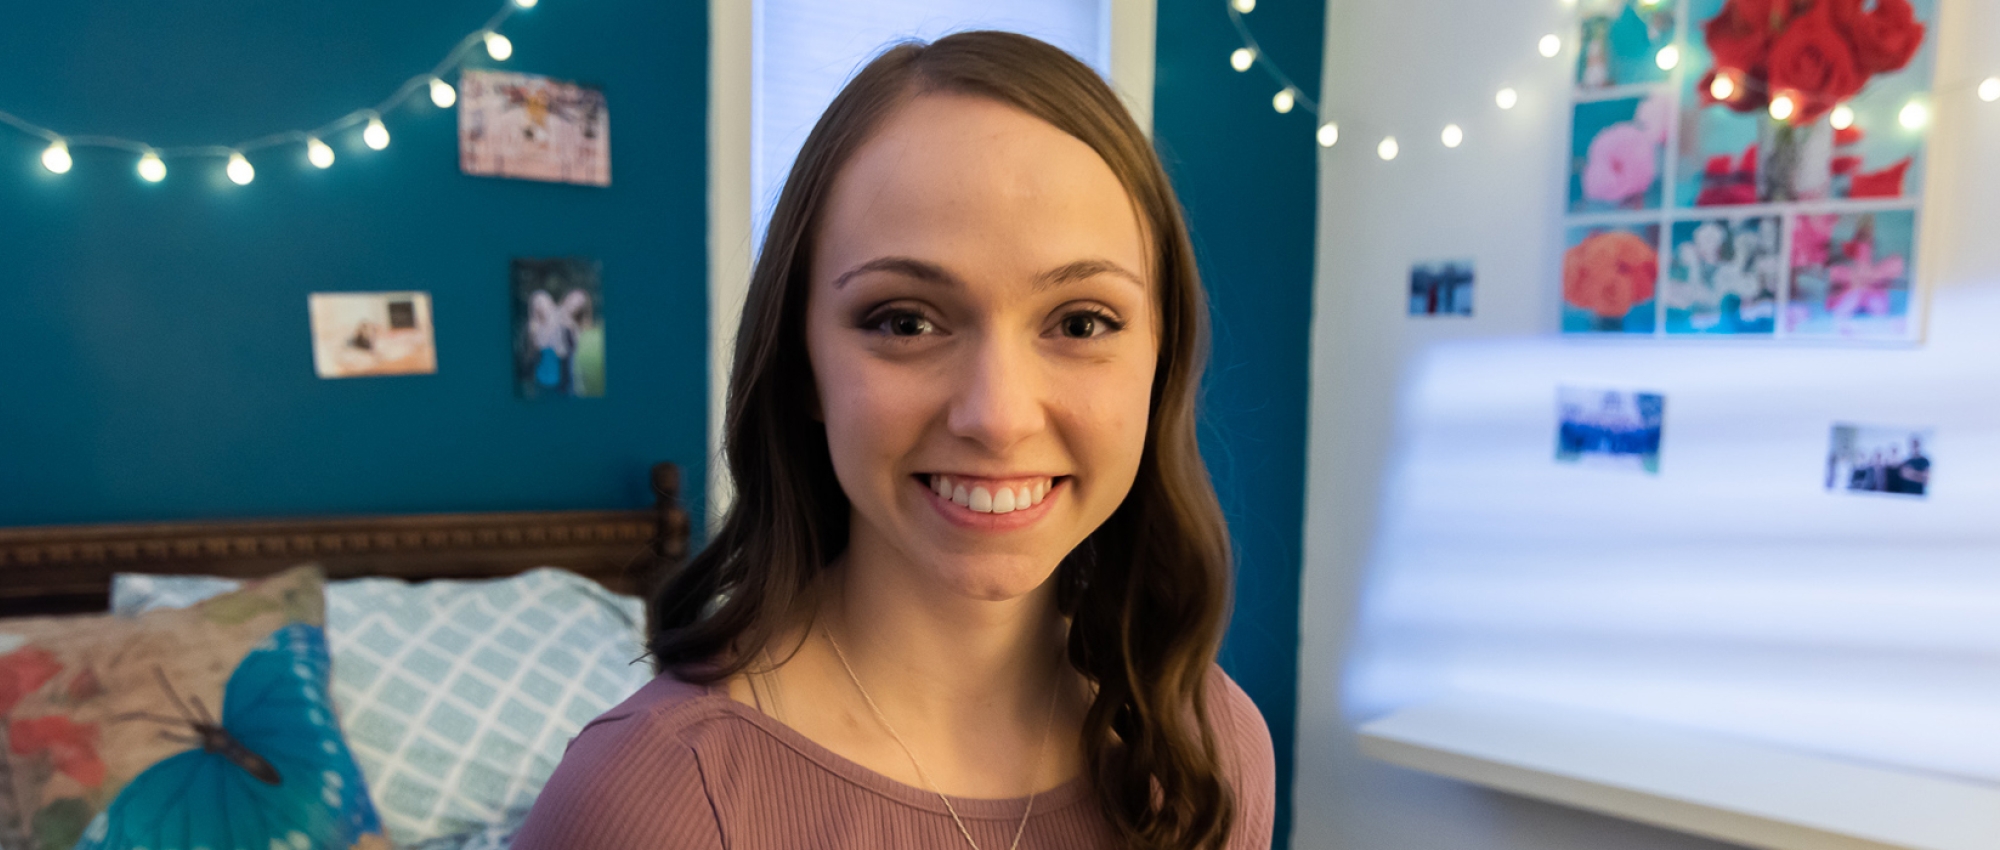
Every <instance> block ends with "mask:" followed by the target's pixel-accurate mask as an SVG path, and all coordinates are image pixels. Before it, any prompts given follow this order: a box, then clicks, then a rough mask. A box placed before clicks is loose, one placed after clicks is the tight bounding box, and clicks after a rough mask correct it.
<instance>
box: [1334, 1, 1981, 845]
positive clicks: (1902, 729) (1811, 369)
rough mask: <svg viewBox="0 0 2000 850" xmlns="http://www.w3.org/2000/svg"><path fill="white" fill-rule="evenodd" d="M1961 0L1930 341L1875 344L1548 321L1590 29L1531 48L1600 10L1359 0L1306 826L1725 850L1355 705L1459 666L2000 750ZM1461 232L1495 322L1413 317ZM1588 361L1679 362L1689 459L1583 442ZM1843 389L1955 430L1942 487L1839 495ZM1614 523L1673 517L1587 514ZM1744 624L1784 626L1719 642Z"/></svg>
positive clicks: (1697, 719)
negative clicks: (1504, 103) (1363, 749)
mask: <svg viewBox="0 0 2000 850" xmlns="http://www.w3.org/2000/svg"><path fill="white" fill-rule="evenodd" d="M1942 14H1943V23H1942V27H1941V37H1942V41H1941V43H1940V55H1939V67H1938V74H1937V80H1938V88H1939V89H1940V93H1939V98H1938V106H1937V124H1936V129H1935V133H1934V135H1933V139H1932V147H1931V156H1932V158H1933V159H1932V161H1933V163H1935V168H1934V169H1933V171H1932V177H1931V180H1930V183H1929V185H1928V186H1927V187H1926V192H1927V196H1928V200H1927V205H1926V225H1925V226H1926V230H1925V233H1924V237H1923V238H1924V240H1925V245H1924V251H1925V253H1924V256H1923V259H1922V264H1921V267H1922V272H1923V273H1924V274H1926V275H1927V276H1929V277H1931V278H1933V279H1934V280H1935V282H1936V290H1935V291H1936V292H1937V301H1936V304H1935V305H1934V307H1935V310H1936V312H1935V313H1934V323H1933V325H1932V332H1931V340H1930V342H1929V343H1928V344H1927V345H1926V346H1925V347H1924V348H1922V349H1919V350H1913V351H1851V350H1836V349H1806V348H1785V349H1773V348H1770V347H1768V346H1750V345H1733V346H1732V345H1721V346H1717V345H1709V346H1698V347H1689V346H1684V345H1675V346H1669V345H1662V344H1659V343H1653V342H1637V343H1625V344H1617V345H1606V344H1603V343H1597V344H1591V343H1589V342H1586V341H1576V340H1562V339H1557V338H1552V337H1550V336H1548V334H1549V333H1550V332H1551V331H1553V329H1554V326H1555V315H1556V308H1557V303H1556V293H1555V285H1554V281H1555V278H1556V269H1557V262H1558V258H1559V250H1560V244H1559V241H1558V240H1559V238H1560V236H1559V228H1560V220H1559V210H1560V209H1561V200H1560V198H1559V197H1558V192H1559V191H1560V189H1561V187H1562V185H1563V180H1562V176H1561V173H1562V172H1561V169H1562V166H1563V162H1562V146H1563V145H1564V142H1565V140H1564V138H1563V135H1562V134H1563V133H1564V130H1565V128H1566V123H1567V115H1566V112H1567V108H1568V104H1567V87H1566V83H1567V78H1568V72H1569V70H1570V68H1571V67H1572V64H1571V63H1572V62H1573V61H1574V56H1573V55H1571V54H1568V53H1565V55H1564V56H1562V57H1561V58H1559V59H1558V60H1544V59H1542V58H1541V57H1539V56H1538V55H1536V53H1535V52H1534V45H1535V42H1536V40H1537V39H1538V38H1540V37H1541V35H1543V34H1544V33H1548V32H1560V33H1564V34H1566V35H1567V34H1569V33H1570V32H1571V30H1572V28H1573V24H1572V20H1571V15H1572V12H1571V10H1570V9H1569V8H1567V7H1565V6H1563V5H1561V4H1560V3H1559V2H1557V1H1556V0H1481V2H1466V1H1465V0H1330V2H1329V7H1328V12H1327V51H1326V63H1325V79H1324V91H1325V93H1326V95H1325V97H1324V100H1325V101H1326V104H1327V112H1328V115H1329V117H1333V118H1335V119H1337V120H1339V121H1340V124H1341V131H1342V138H1341V142H1340V144H1339V145H1337V146H1336V147H1335V148H1333V149H1331V150H1329V151H1325V152H1324V153H1323V156H1322V160H1321V165H1322V168H1321V177H1320V179H1321V183H1320V186H1321V206H1320V233H1319V246H1318V250H1319V272H1318V283H1317V287H1318V288H1317V291H1316V301H1315V319H1314V322H1315V327H1314V333H1315V342H1314V355H1313V356H1314V361H1313V369H1314V377H1313V408H1312V410H1313V425H1312V436H1311V441H1312V446H1311V470H1310V477H1309V494H1308V504H1307V528H1306V532H1305V533H1306V541H1305V547H1306V549H1305V551H1306V574H1305V579H1304V592H1303V595H1304V598H1303V603H1302V604H1303V606H1304V608H1303V613H1304V617H1303V640H1304V643H1303V646H1302V647H1301V653H1300V668H1301V669H1300V694H1301V695H1300V702H1301V704H1300V719H1299V748H1300V749H1299V775H1298V782H1297V786H1296V787H1297V791H1296V793H1297V797H1296V800H1297V808H1296V811H1297V812H1298V823H1297V830H1296V832H1295V838H1294V846H1295V847H1300V848H1316V847H1340V848H1365V850H1386V848H1403V847H1408V848H1425V850H1451V849H1452V848H1481V850H1486V848H1494V850H1514V848H1520V850H1530V848H1532V850H1571V848H1574V849H1575V850H1585V848H1590V850H1599V848H1610V847H1616V848H1620V850H1654V848H1659V850H1692V848H1714V847H1717V846H1718V845H1715V844H1714V843H1712V842H1708V841H1704V840H1701V839H1696V838H1692V837H1687V836H1682V835H1678V834H1674V833H1668V832H1664V831H1660V830H1655V829H1651V828H1648V827H1641V826H1638V825H1633V824H1626V823H1623V822H1618V821H1614V820H1612V819H1609V818H1603V817H1598V816H1595V815H1589V814H1585V813H1580V812H1574V811H1570V810H1566V809H1561V808H1558V807H1554V806H1549V805H1545V804H1541V803H1537V802H1532V801H1527V800H1522V799H1517V798H1512V797H1507V796H1504V795H1499V794H1493V793H1489V792H1485V791H1481V790H1478V789H1474V788H1471V787H1469V786H1464V785H1460V784H1457V783H1452V782H1448V781H1446V780H1441V779H1434V778H1431V777H1428V776H1425V775H1422V774H1418V773H1414V772H1411V771H1406V770H1403V769H1400V768H1393V767H1389V766H1385V765H1381V764H1377V763H1374V762H1370V761H1368V760H1366V759H1363V758H1362V757H1361V756H1360V755H1359V753H1358V752H1357V751H1356V748H1355V744H1354V739H1353V732H1352V729H1353V726H1354V725H1355V724H1356V723H1358V722H1360V721H1362V720H1366V719H1369V718H1370V717H1373V716H1376V715H1378V714H1379V713H1380V712H1382V711H1385V710H1388V709H1390V708H1393V707H1395V706H1396V705H1398V704H1402V703H1403V702H1405V701H1408V700H1414V699H1421V698H1422V697H1423V696H1424V695H1426V694H1429V693H1436V692H1438V691H1439V690H1441V689H1445V688H1480V689H1485V690H1497V691H1511V692H1513V693H1515V694H1516V695H1526V696H1531V697H1534V698H1538V699H1544V700H1551V701H1563V702H1570V703H1574V704H1584V705H1594V706H1596V707H1599V708H1604V709H1606V710H1616V711H1621V712H1624V713H1647V712H1651V713H1653V714H1654V715H1655V716H1661V717H1663V718H1664V719H1668V720H1670V721H1673V722H1680V723H1686V724H1690V725H1706V726H1708V727H1710V728H1721V729H1726V730H1729V731H1732V732H1737V733H1740V734H1751V735H1761V736H1764V737H1768V738H1773V739H1779V740H1789V741H1790V742H1791V743H1794V744H1797V745H1800V746H1806V747H1810V748H1815V749H1820V750H1823V751H1838V752H1843V753H1844V754H1846V755H1850V756H1856V757H1861V758H1869V759H1871V760H1878V761H1890V762H1893V763H1900V764H1908V765H1913V766H1918V767H1923V768H1928V769H1934V770H1940V771H1945V772H1952V773H1957V774H1960V775H1969V776H1990V777H1991V778H1995V779H2000V746H1996V745H1995V744H1993V741H1994V740H2000V734H1992V735H1988V736H1986V738H1985V740H1983V741H1980V740H1973V739H1972V737H1971V732H1972V731H1973V730H1978V729H1982V728H1986V727H1990V726H1991V725H1992V724H1993V723H1994V722H1995V720H1994V719H1993V718H1995V717H1996V716H2000V711H1996V710H1994V706H1995V705H2000V627H1995V626H1993V625H1992V624H1993V623H1996V622H2000V566H1994V565H1996V564H2000V557H1996V555H2000V529H1994V528H1988V527H1987V526H1989V525H1992V526H2000V523H1989V522H1987V521H1986V518H1987V517H1992V516H2000V406H1996V405H1995V404H1994V403H1993V402H1991V401H1990V400H1989V399H1991V398H1992V397H1993V390H1994V388H1995V387H1996V386H2000V344H1996V342H1995V340H2000V239H1995V238H1993V237H1992V235H1991V233H1992V228H1993V222H1995V221H2000V158H1996V157H1994V156H1993V155H1992V150H1993V148H1994V145H1995V143H1996V141H2000V105H1987V104H1981V103H1979V102H1978V101H1977V100H1976V99H1974V98H1973V97H1972V96H1971V95H1970V93H1969V87H1970V85H1972V84H1974V83H1976V81H1977V79H1979V78H1980V77H1983V76H1986V75H1989V74H1994V73H2000V41H1996V40H1995V39H1992V38H1991V37H1990V36H1989V37H1986V38H1979V37H1977V36H1979V35H1980V34H1991V33H1994V32H2000V0H1946V3H1945V8H1944V10H1943V13H1942ZM1503 85H1508V86H1513V87H1516V88H1518V89H1519V90H1520V92H1521V105H1520V106H1519V107H1517V108H1516V109H1514V110H1512V111H1511V112H1502V111H1500V110H1498V109H1497V108H1495V107H1494V105H1493V93H1494V91H1495V90H1496V89H1498V88H1500V87H1501V86H1503ZM1448 122H1456V123H1458V124H1461V125H1463V126H1464V127H1465V130H1466V138H1467V141H1466V143H1465V145H1464V147H1461V148H1459V149H1457V150H1447V149H1446V148H1444V147H1443V146H1442V145H1441V144H1439V143H1438V142H1437V138H1438V135H1437V134H1438V131H1439V129H1441V128H1442V127H1443V126H1444V125H1445V124H1446V123H1448ZM1391 133H1393V134H1395V135H1397V136H1398V137H1399V140H1400V141H1401V143H1402V150H1403V153H1402V156H1401V157H1399V158H1398V159H1397V160H1395V161H1393V162H1386V163H1385V162H1383V161H1381V160H1379V159H1378V158H1376V156H1375V144H1376V142H1377V141H1379V139H1380V138H1381V137H1382V136H1383V135H1384V134H1391ZM1459 257H1473V258H1475V259H1476V260H1477V263H1478V274H1479V283H1478V294H1477V298H1476V307H1475V313H1476V315H1475V317H1474V318H1472V319H1457V320H1451V319H1431V320H1421V319H1410V318H1406V317H1405V316H1404V315H1403V313H1404V312H1405V303H1406V302H1405V299H1406V287H1407V281H1408V272H1409V266H1410V264H1411V263H1412V262H1414V261H1424V260H1448V259H1455V258H1459ZM1559 383H1577V384H1583V385H1610V386H1633V387H1635V388H1643V389H1658V390H1665V391H1666V392H1667V394H1668V399H1667V434H1666V438H1665V442H1666V449H1665V454H1664V457H1663V461H1662V473H1661V475H1660V476H1659V477H1658V478H1645V477H1620V476H1615V475H1611V474H1609V473H1604V472H1600V471H1596V470H1587V469H1573V468H1559V467H1556V466H1554V464H1553V461H1552V459H1551V455H1552V452H1553V441H1554V433H1553V428H1554V406H1555V399H1554V392H1555V386H1556V385H1557V384H1559ZM1834 419H1856V420H1860V421H1863V422H1870V421H1881V422H1884V423H1885V424H1905V423H1906V424H1910V425H1935V426H1937V427H1938V428H1939V444H1938V445H1937V446H1935V447H1934V448H1935V450H1936V453H1937V456H1938V458H1939V461H1938V483H1937V485H1936V490H1935V492H1934V493H1933V495H1932V496H1931V498H1929V499H1928V500H1926V501H1925V502H1922V503H1917V504H1907V503H1895V502H1888V501H1884V500H1880V499H1873V500H1871V499H1864V498H1860V497H1850V496H1844V495H1828V494H1824V493H1819V492H1816V491H1814V490H1813V489H1812V485H1813V484H1814V482H1815V473H1816V471H1818V470H1820V469H1823V467H1822V466H1820V465H1819V464H1822V463H1823V459H1824V455H1823V452H1824V445H1825V442H1824V441H1825V440H1826V427H1827V425H1828V424H1830V422H1831V421H1832V420H1834ZM1815 447H1816V448H1815ZM1947 451H1948V452H1949V454H1950V456H1951V457H1952V460H1951V461H1950V462H1949V463H1947V462H1946V461H1945V460H1944V457H1945V455H1946V453H1947ZM1947 479H1949V481H1950V483H1949V484H1947V483H1946V482H1947ZM1739 480H1740V482H1741V484H1740V486H1738V485H1733V484H1732V482H1733V481H1739ZM1613 507H1622V508H1627V509H1628V510H1623V511H1620V510H1613V509H1612V508H1613ZM1760 517H1762V518H1768V519H1760ZM1635 518H1636V519H1635ZM1612 525H1616V526H1617V527H1619V528H1622V529H1626V530H1627V531H1632V530H1635V529H1636V530H1639V531H1644V530H1646V529H1651V532H1650V534H1622V535H1619V536H1618V537H1617V538H1616V539H1610V540H1607V539H1606V538H1605V536H1602V535H1600V536H1598V537H1597V538H1595V539H1589V535H1588V533H1587V532H1588V529H1590V528H1593V527H1599V528H1602V527H1611V526H1612ZM1579 529H1582V530H1584V532H1585V533H1581V534H1579V533H1576V532H1577V531H1578V530H1579ZM1602 553H1609V554H1608V556H1607V555H1605V554H1602ZM1892 565H1894V566H1892ZM1730 646H1739V647H1740V646H1753V647H1756V649H1757V651H1756V652H1751V653H1737V654H1736V657H1735V658H1734V659H1733V661H1732V662H1731V664H1728V665H1718V664H1717V663H1715V659H1716V658H1717V657H1719V656H1718V655H1717V654H1716V653H1717V650H1718V648H1722V651H1723V652H1725V653H1727V652H1728V650H1727V647H1730ZM1774 672H1783V673H1784V676H1785V678H1780V677H1778V676H1774V675H1773V673H1774ZM1954 681H1956V682H1957V683H1958V684H1957V685H1956V686H1954V685H1953V684H1952V683H1953V682H1954ZM1862 688H1866V689H1869V692H1870V693H1872V694H1873V695H1874V696H1876V697H1879V699H1878V700H1876V701H1875V702H1873V703H1871V704H1868V705H1867V706H1866V709H1867V710H1860V711H1857V710H1855V709H1857V708H1860V707H1862V703H1861V702H1860V701H1859V700H1858V699H1857V698H1856V695H1857V694H1858V693H1860V692H1861V691H1860V690H1858V689H1862ZM1696 694H1700V698H1695V695H1696ZM1813 695H1818V699H1817V700H1813V699H1809V697H1811V696H1813ZM1981 708H1984V709H1985V711H1984V712H1983V714H1982V713H1981V711H1980V709H1981ZM1815 709H1819V710H1815ZM1885 717H1899V718H1902V719H1903V722H1902V723H1900V724H1898V723H1895V722H1885V721H1884V718H1885ZM1982 724H1983V725H1982ZM1994 731H1996V732H2000V730H1994ZM1940 733H1942V734H1940ZM1954 742H1957V743H1959V744H1962V745H1961V746H1953V744H1954Z"/></svg>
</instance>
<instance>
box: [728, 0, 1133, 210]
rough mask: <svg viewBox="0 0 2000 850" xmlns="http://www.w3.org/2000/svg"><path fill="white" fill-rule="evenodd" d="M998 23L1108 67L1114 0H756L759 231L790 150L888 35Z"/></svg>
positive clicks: (754, 131)
mask: <svg viewBox="0 0 2000 850" xmlns="http://www.w3.org/2000/svg"><path fill="white" fill-rule="evenodd" d="M971 29H999V30H1010V31H1013V32H1019V33H1024V34H1027V35H1032V36H1034V37H1036V38H1039V39H1042V40H1043V41H1046V42H1049V43H1050V44H1054V45H1055V46H1057V47H1060V48H1062V49H1064V50H1067V51H1069V52H1070V53H1071V54H1072V55H1074V56H1076V57H1077V58H1079V59H1082V60H1083V61H1084V62H1085V63H1086V64H1088V65H1090V66H1091V67H1093V68H1096V69H1097V72H1098V73H1100V74H1103V75H1104V76H1105V77H1106V78H1107V79H1108V78H1110V76H1111V0H1009V2H1007V3H1004V4H998V3H993V2H991V0H869V1H868V2H865V3H856V2H834V0H756V6H755V11H754V12H753V13H752V19H751V40H752V42H751V126H750V138H751V160H750V163H751V164H750V181H751V193H752V194H751V203H752V205H753V210H754V211H753V221H754V224H753V227H754V228H755V231H756V233H755V237H754V241H755V242H756V244H760V245H761V244H762V243H763V241H764V229H765V227H766V226H767V224H768V222H769V221H770V218H771V208H772V207H774V206H776V205H777V202H778V192H779V190H780V189H782V188H783V187H784V183H785V176H786V175H787V174H788V173H789V172H790V170H791V166H792V158H793V157H795V156H797V155H798V152H799V147H800V146H801V145H803V144H804V143H805V140H806V134H808V133H810V132H812V128H813V124H814V123H815V122H817V121H818V120H819V116H820V113H821V112H823V111H825V109H826V106H827V104H828V103H830V102H832V101H833V96H834V95H835V94H837V93H838V92H839V91H840V87H841V86H843V85H845V84H846V83H847V81H848V79H849V78H851V77H852V76H853V75H854V73H855V72H856V71H858V70H860V69H861V66H862V65H865V64H867V62H868V60H870V59H872V58H874V57H875V56H876V54H878V53H880V52H881V51H882V50H883V49H884V48H886V47H888V46H889V45H890V44H892V43H894V42H896V41H900V40H903V39H909V38H917V39H922V40H925V41H931V40H934V39H937V38H939V37H941V36H944V35H947V34H949V33H953V32H958V31H961V30H971Z"/></svg>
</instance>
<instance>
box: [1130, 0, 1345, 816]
mask: <svg viewBox="0 0 2000 850" xmlns="http://www.w3.org/2000/svg"><path fill="white" fill-rule="evenodd" d="M1223 4H1224V0H1161V2H1160V6H1159V18H1158V21H1159V35H1158V43H1157V45H1156V52H1157V56H1158V68H1157V69H1156V77H1155V80H1154V89H1153V134H1154V141H1155V143H1156V144H1157V145H1158V147H1159V150H1160V154H1161V156H1162V157H1163V158H1164V159H1165V160H1166V165H1167V171H1168V173H1169V174H1171V175H1172V176H1173V180H1174V188H1175V190H1176V191H1178V192H1179V193H1180V199H1181V203H1182V204H1183V205H1184V206H1186V208H1187V214H1188V221H1189V224H1190V227H1191V228H1192V230H1193V232H1194V241H1195V252H1196V254H1197V256H1198V257H1199V258H1200V261H1201V273H1202V279H1203V281H1204V282H1205V283H1206V284H1207V286H1208V292H1209V301H1210V304H1211V305H1212V307H1213V311H1214V319H1215V350H1214V353H1213V356H1212V358H1211V360H1210V362H1209V371H1208V377H1207V381H1206V386H1205V388H1204V392H1205V396H1204V399H1203V420H1204V421H1203V432H1202V450H1203V454H1204V455H1205V456H1206V457H1207V459H1208V464H1209V469H1210V470H1211V471H1212V472H1213V473H1214V475H1215V484H1216V489H1217V490H1218V491H1219V492H1220V494H1221V497H1222V506H1223V510H1224V511H1225V512H1226V513H1227V514H1228V516H1229V527H1230V532H1231V536H1232V537H1233V538H1234V539H1235V544H1236V556H1237V563H1236V569H1237V580H1236V614H1235V620H1234V621H1233V623H1232V625H1231V627H1230V630H1229V637H1228V640H1227V642H1226V643H1225V644H1224V646H1223V651H1222V664H1223V667H1224V668H1225V669H1227V670H1228V671H1229V674H1230V675H1231V676H1232V677H1234V678H1235V679H1236V681H1237V682H1238V683H1240V684H1242V686H1243V689H1244V690H1245V691H1247V692H1249V694H1250V696H1251V697H1252V698H1253V699H1255V700H1256V701H1257V705H1258V707H1259V708H1261V709H1262V710H1263V712H1264V719H1265V720H1266V721H1267V722H1268V723H1269V724H1270V727H1271V738H1272V741H1273V743H1274V745H1275V746H1276V748H1277V755H1278V824H1277V836H1278V838H1277V844H1278V846H1280V847H1283V846H1288V844H1289V839H1290V828H1291V827H1290V825H1291V802H1292V792H1291V786H1292V775H1293V762H1294V750H1295V747H1294V740H1295V738H1296V727H1297V705H1298V657H1299V656H1298V645H1299V571H1300V567H1301V564H1302V560H1301V559H1302V553H1301V547H1302V546H1303V534H1302V530H1303V527H1304V526H1303V523H1304V521H1305V494H1306V483H1305V472H1306V411H1307V401H1308V393H1309V390H1310V387H1309V383H1308V382H1309V374H1308V364H1309V363H1310V362H1311V341H1312V333H1311V330H1312V291H1313V239H1314V216H1315V214H1316V212H1317V204H1318V194H1317V191H1316V187H1317V184H1318V145H1317V143H1316V142H1315V141H1314V140H1313V131H1314V130H1315V129H1316V126H1317V125H1316V123H1315V122H1314V120H1313V118H1312V117H1311V116H1310V115H1307V114H1304V112H1303V109H1301V110H1297V111H1294V112H1292V113H1291V114H1289V115H1279V114H1277V113H1276V112H1274V111H1273V110H1272V109H1271V95H1272V94H1274V93H1276V92H1277V86H1276V85H1275V84H1273V83H1271V81H1270V79H1269V78H1268V77H1267V76H1265V75H1264V73H1263V71H1262V70H1260V69H1252V70H1251V71H1249V72H1247V73H1238V72H1236V71H1235V70H1233V69H1232V68H1230V67H1229V61H1228V60H1229V53H1230V51H1232V50H1234V49H1236V48H1237V47H1240V46H1242V42H1241V41H1240V40H1238V38H1237V35H1236V30H1235V28H1234V27H1232V26H1231V25H1230V22H1229V15H1228V10H1227V8H1226V7H1225V6H1224V5H1223ZM1325 17H1326V7H1325V3H1324V2H1323V1H1322V0H1260V2H1258V3H1257V7H1256V10H1255V11H1254V12H1252V13H1251V14H1250V15H1248V16H1247V21H1248V22H1249V24H1250V28H1251V31H1252V32H1253V33H1255V34H1256V36H1257V40H1258V42H1259V44H1261V45H1262V47H1263V48H1264V51H1265V54H1266V55H1268V56H1270V57H1271V58H1273V59H1275V60H1276V61H1277V62H1278V64H1279V66H1280V67H1282V68H1284V69H1285V73H1287V74H1289V75H1290V76H1291V77H1292V78H1293V79H1294V80H1295V81H1297V82H1298V84H1299V85H1300V86H1301V87H1302V88H1303V89H1304V91H1305V93H1306V95H1307V96H1309V97H1313V98H1315V99H1316V98H1317V96H1318V93H1319V75H1320V54H1321V51H1322V49H1323V47H1322V44H1323V34H1324V30H1323V26H1324V21H1325Z"/></svg>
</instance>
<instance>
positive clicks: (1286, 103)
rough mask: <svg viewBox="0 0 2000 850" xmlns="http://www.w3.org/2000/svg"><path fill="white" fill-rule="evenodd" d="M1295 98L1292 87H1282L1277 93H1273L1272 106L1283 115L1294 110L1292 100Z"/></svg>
mask: <svg viewBox="0 0 2000 850" xmlns="http://www.w3.org/2000/svg"><path fill="white" fill-rule="evenodd" d="M1295 99H1296V98H1295V97H1294V96H1293V95H1292V90H1291V89H1289V88H1286V89H1280V90H1279V91H1278V93H1277V94H1274V95H1271V108H1272V109H1275V110H1278V114H1280V115H1282V114H1284V113H1287V112H1290V111H1292V102H1293V101H1294V100H1295Z"/></svg>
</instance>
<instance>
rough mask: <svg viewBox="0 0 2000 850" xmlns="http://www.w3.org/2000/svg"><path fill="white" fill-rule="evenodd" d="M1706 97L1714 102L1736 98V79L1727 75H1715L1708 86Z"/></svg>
mask: <svg viewBox="0 0 2000 850" xmlns="http://www.w3.org/2000/svg"><path fill="white" fill-rule="evenodd" d="M1708 96H1709V97H1712V98H1715V99H1716V100H1728V99H1730V98H1732V97H1735V96H1736V78H1735V77H1732V76H1730V75H1728V74H1716V75H1715V80H1714V81H1713V82H1710V83H1709V84H1708Z"/></svg>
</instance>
